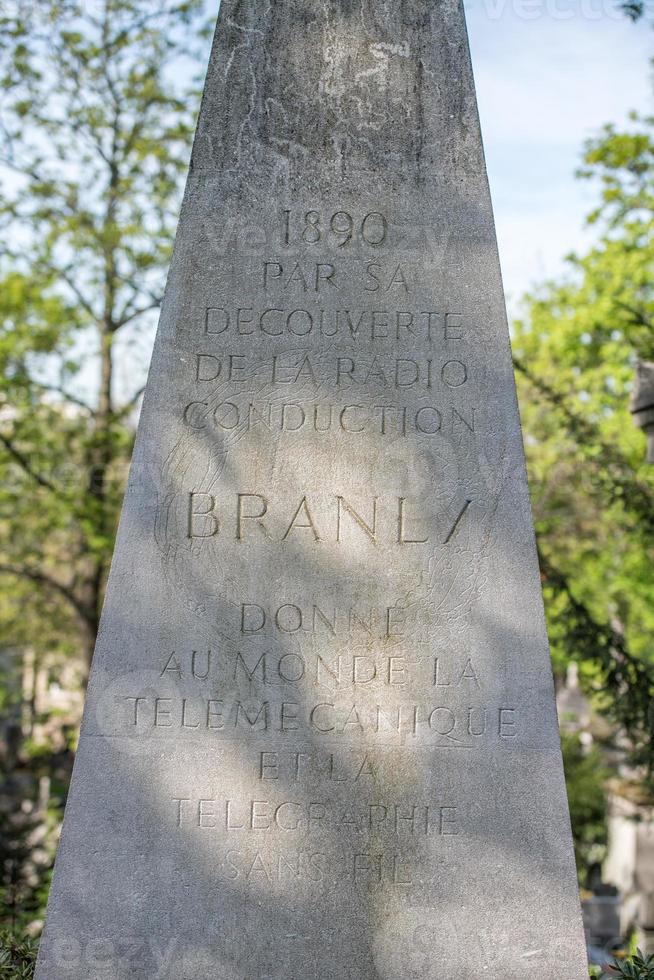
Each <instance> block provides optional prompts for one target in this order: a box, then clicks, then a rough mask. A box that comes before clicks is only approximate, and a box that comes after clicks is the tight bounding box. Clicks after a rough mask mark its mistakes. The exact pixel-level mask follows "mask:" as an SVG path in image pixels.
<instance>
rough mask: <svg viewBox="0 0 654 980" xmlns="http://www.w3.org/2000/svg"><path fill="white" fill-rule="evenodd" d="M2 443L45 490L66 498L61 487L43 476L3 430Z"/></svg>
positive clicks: (0, 438)
mask: <svg viewBox="0 0 654 980" xmlns="http://www.w3.org/2000/svg"><path fill="white" fill-rule="evenodd" d="M0 444H2V445H3V446H4V447H5V449H6V450H7V452H8V453H9V455H10V456H11V457H12V459H13V460H15V462H16V463H18V465H19V466H20V467H21V469H23V470H24V472H25V473H27V475H28V476H29V477H30V479H32V480H34V482H35V483H37V484H38V485H39V486H40V487H43V489H44V490H49V491H50V493H53V494H54V495H55V496H56V497H59V498H63V499H65V498H64V495H63V494H62V492H61V490H60V489H59V487H57V486H56V485H55V484H54V483H51V481H50V480H48V478H47V477H45V476H42V475H41V473H38V472H37V471H36V470H35V469H34V467H33V466H32V465H31V463H30V461H29V459H28V458H27V456H25V454H24V453H22V452H21V451H20V449H17V447H16V446H15V445H14V444H13V442H12V441H11V439H8V438H7V436H5V435H3V434H2V433H1V432H0Z"/></svg>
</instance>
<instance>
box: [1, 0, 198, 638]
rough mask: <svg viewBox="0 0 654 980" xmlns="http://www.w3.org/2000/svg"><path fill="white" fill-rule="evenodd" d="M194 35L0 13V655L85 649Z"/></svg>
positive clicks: (187, 6) (31, 11)
mask: <svg viewBox="0 0 654 980" xmlns="http://www.w3.org/2000/svg"><path fill="white" fill-rule="evenodd" d="M205 28H206V23H205V17H204V4H203V2H202V0H187V2H171V0H167V2H161V0H100V2H99V3H93V4H91V3H88V2H87V0H66V2H65V3H62V2H60V0H6V2H4V3H3V4H2V7H1V8H0V85H1V87H2V90H3V102H2V116H1V121H0V128H1V130H2V133H1V136H2V141H1V143H2V147H3V150H2V151H0V154H1V155H0V182H1V186H2V196H1V197H0V228H1V229H2V231H3V232H4V234H3V243H4V244H3V251H2V255H1V257H0V379H1V380H0V555H1V556H2V557H1V558H0V582H1V584H2V589H3V591H4V595H5V597H6V599H5V601H4V602H3V603H2V604H1V605H0V645H3V644H7V643H9V644H11V645H18V644H21V645H24V644H29V645H30V646H32V647H33V648H35V649H38V650H46V649H52V648H53V646H56V647H57V648H58V649H60V650H61V652H62V653H76V652H79V650H80V649H82V650H83V651H84V652H85V653H86V655H87V657H88V656H89V655H90V652H91V650H92V647H93V642H94V638H95V633H96V630H97V625H98V617H99V610H100V607H101V602H102V590H103V586H104V580H105V576H106V572H107V569H108V564H109V560H110V554H111V548H112V542H113V534H114V529H115V525H116V519H117V514H118V509H119V506H120V501H121V497H122V489H123V484H124V478H125V475H126V469H127V464H128V460H129V455H130V452H131V444H132V432H131V429H132V415H133V412H134V410H135V408H136V407H137V405H138V401H139V397H140V394H141V390H142V384H140V383H139V382H141V381H142V379H143V377H144V374H145V366H146V365H145V363H143V364H141V366H140V369H139V365H138V358H137V356H136V352H137V348H138V343H139V338H140V337H141V336H143V334H144V331H145V332H146V333H150V332H151V331H152V328H153V325H154V319H155V318H156V314H157V310H158V307H159V304H160V299H161V294H162V291H163V281H164V275H165V269H166V267H167V264H168V262H169V259H170V254H171V247H172V240H173V234H174V228H175V223H176V215H177V209H178V204H179V198H180V183H181V177H182V175H183V173H184V172H185V169H186V166H187V162H188V156H189V148H190V141H191V135H192V132H193V127H194V118H195V111H196V108H197V104H198V99H197V83H196V80H195V79H194V78H193V71H192V66H193V64H195V63H198V62H200V63H201V61H202V59H201V58H198V56H197V51H198V45H204V43H205ZM8 243H10V244H8ZM25 608H31V609H32V610H33V615H31V616H29V617H27V618H26V617H25V615H24V610H25Z"/></svg>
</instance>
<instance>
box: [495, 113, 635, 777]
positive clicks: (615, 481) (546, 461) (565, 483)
mask: <svg viewBox="0 0 654 980" xmlns="http://www.w3.org/2000/svg"><path fill="white" fill-rule="evenodd" d="M580 177H581V178H582V179H586V180H592V181H595V182H596V184H597V186H598V190H599V198H600V199H599V204H598V207H597V208H596V209H595V211H594V212H593V213H592V214H591V215H590V217H589V221H590V223H591V224H592V225H593V226H595V227H597V228H598V232H599V234H598V241H597V243H596V245H595V246H594V247H593V248H592V249H590V251H589V252H588V254H587V255H584V256H582V257H580V256H571V257H570V259H569V274H568V276H567V277H566V279H565V281H563V282H558V283H557V282H550V283H546V284H545V285H544V286H543V287H542V288H541V289H540V290H538V291H537V292H535V293H534V294H533V295H532V296H530V297H528V299H527V301H526V309H525V316H524V317H523V318H522V320H520V321H519V322H518V323H517V324H516V327H515V344H514V353H515V363H516V367H517V369H518V377H519V389H520V397H521V408H522V413H523V423H524V427H525V437H526V448H527V456H528V465H529V469H530V475H531V487H532V495H533V503H534V510H535V517H536V527H537V534H538V539H539V546H540V552H541V562H542V571H543V577H544V585H545V593H546V606H547V611H548V619H549V626H550V637H551V640H552V645H553V653H554V658H555V665H556V666H557V667H558V668H559V669H562V668H563V665H564V664H565V662H566V661H567V660H568V659H569V658H574V659H576V660H577V661H579V662H580V665H581V669H582V675H583V676H585V679H586V683H587V685H588V686H589V687H590V688H592V689H593V690H594V691H595V699H596V703H597V704H599V705H600V706H601V707H604V708H605V709H606V710H607V711H608V712H609V713H610V714H611V715H612V716H613V718H614V719H615V720H616V721H617V722H618V723H619V724H620V726H621V727H622V729H623V730H624V731H626V732H628V734H629V736H630V740H631V743H632V747H633V760H634V762H635V763H637V764H639V765H644V766H645V768H646V770H647V772H648V776H649V781H650V785H654V783H653V777H654V744H653V740H652V723H653V721H654V717H653V716H652V708H651V706H652V703H653V697H654V644H653V643H652V639H651V638H652V635H653V631H654V581H653V579H652V575H651V567H652V557H653V552H652V548H653V544H654V471H653V470H652V469H651V468H648V467H647V465H646V464H645V449H644V437H643V435H642V433H641V432H640V431H639V430H637V429H636V427H635V426H634V423H633V420H632V418H631V416H630V412H629V396H630V392H631V388H632V385H633V378H634V372H635V365H636V362H637V360H638V359H639V358H651V357H653V356H654V334H653V332H652V327H653V325H654V235H653V232H654V214H653V212H654V119H652V118H639V117H637V116H633V117H632V128H631V130H630V131H629V132H624V133H620V132H617V131H616V130H615V129H614V128H613V127H610V126H609V127H606V128H605V130H604V131H603V132H602V134H601V135H600V137H599V138H597V139H596V140H593V141H591V142H590V143H588V145H587V147H586V151H585V156H584V167H583V169H582V170H581V171H580Z"/></svg>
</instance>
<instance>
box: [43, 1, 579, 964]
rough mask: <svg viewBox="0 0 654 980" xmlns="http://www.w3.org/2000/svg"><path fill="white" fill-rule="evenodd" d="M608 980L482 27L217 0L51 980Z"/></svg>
mask: <svg viewBox="0 0 654 980" xmlns="http://www.w3.org/2000/svg"><path fill="white" fill-rule="evenodd" d="M455 976H456V977H460V978H462V980H479V978H481V977H488V978H491V980H524V978H525V977H528V976H531V977H537V978H538V980H563V978H565V980H582V978H585V977H586V976H587V970H586V961H585V948H584V940H583V933H582V926H581V917H580V909H579V900H578V893H577V880H576V875H575V868H574V860H573V852H572V844H571V834H570V822H569V817H568V809H567V804H566V795H565V786H564V780H563V769H562V764H561V752H560V747H559V735H558V728H557V720H556V713H555V705H554V690H553V684H552V674H551V668H550V661H549V654H548V644H547V637H546V632H545V623H544V618H543V606H542V599H541V588H540V577H539V571H538V563H537V558H536V549H535V544H534V534H533V527H532V519H531V514H530V507H529V496H528V491H527V482H526V477H525V468H524V458H523V450H522V443H521V434H520V425H519V418H518V409H517V404H516V395H515V385H514V378H513V369H512V363H511V354H510V349H509V337H508V330H507V323H506V314H505V307H504V299H503V293H502V285H501V279H500V268H499V262H498V254H497V246H496V239H495V232H494V228H493V215H492V208H491V202H490V196H489V190H488V183H487V177H486V170H485V166H484V157H483V151H482V143H481V137H480V131H479V123H478V116H477V107H476V101H475V94H474V85H473V78H472V71H471V66H470V57H469V51H468V42H467V38H466V30H465V21H464V15H463V10H462V7H461V6H460V5H459V3H458V2H454V0H357V2H352V0H322V2H317V0H279V2H273V3H271V2H269V0H223V3H222V5H221V10H220V17H219V24H218V29H217V33H216V37H215V41H214V45H213V51H212V54H211V62H210V66H209V73H208V77H207V82H206V88H205V93H204V100H203V103H202V109H201V113H200V118H199V123H198V129H197V136H196V140H195V145H194V149H193V156H192V161H191V169H190V175H189V180H188V186H187V191H186V196H185V199H184V204H183V208H182V214H181V220H180V226H179V233H178V237H177V244H176V247H175V253H174V258H173V261H172V266H171V270H170V277H169V282H168V288H167V292H166V298H165V302H164V307H163V311H162V315H161V322H160V326H159V332H158V336H157V341H156V346H155V351H154V356H153V361H152V367H151V371H150V378H149V383H148V388H147V393H146V396H145V403H144V407H143V413H142V418H141V423H140V427H139V432H138V439H137V444H136V450H135V454H134V461H133V464H132V470H131V475H130V480H129V486H128V489H127V494H126V498H125V506H124V510H123V515H122V520H121V524H120V530H119V533H118V540H117V544H116V552H115V557H114V562H113V566H112V570H111V576H110V580H109V584H108V590H107V598H106V603H105V608H104V614H103V618H102V625H101V628H100V633H99V637H98V643H97V649H96V653H95V659H94V662H93V668H92V674H91V679H90V684H89V691H88V698H87V705H86V712H85V717H84V723H83V729H82V734H81V740H80V745H79V752H78V755H77V761H76V766H75V772H74V777H73V783H72V788H71V792H70V798H69V802H68V807H67V813H66V819H65V826H64V831H63V838H62V842H61V848H60V852H59V856H58V861H57V868H56V873H55V879H54V885H53V890H52V895H51V899H50V905H49V912H48V917H47V925H46V930H45V936H44V939H43V942H42V949H41V954H40V960H39V966H38V972H37V977H38V980H88V978H89V977H93V978H96V977H98V978H100V977H101V978H103V980H128V978H129V980H132V978H136V980H145V978H147V980H151V978H170V980H173V978H174V980H180V978H181V980H184V978H188V980H191V978H193V980H195V978H197V980H200V978H208V977H211V978H212V980H312V978H315V980H411V978H416V980H418V978H419V980H444V978H450V977H455Z"/></svg>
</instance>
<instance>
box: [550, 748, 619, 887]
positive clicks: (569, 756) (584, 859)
mask: <svg viewBox="0 0 654 980" xmlns="http://www.w3.org/2000/svg"><path fill="white" fill-rule="evenodd" d="M561 744H562V748H563V764H564V768H565V777H566V784H567V789H568V803H569V806H570V819H571V821H572V836H573V840H574V847H575V857H576V860H577V868H578V869H579V876H580V879H581V884H582V885H583V884H585V883H586V873H587V870H588V868H589V867H590V866H591V865H592V864H596V863H599V862H600V861H602V860H603V858H604V856H605V853H606V843H607V837H608V832H607V803H606V795H605V783H606V780H607V778H608V776H609V772H608V770H607V769H606V767H605V765H604V762H603V760H602V756H601V754H600V752H599V751H598V750H597V749H596V748H593V749H591V750H590V751H586V750H585V749H584V747H583V745H582V744H581V740H580V738H579V736H578V735H576V734H574V735H573V734H567V733H565V732H563V733H562V735H561Z"/></svg>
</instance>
